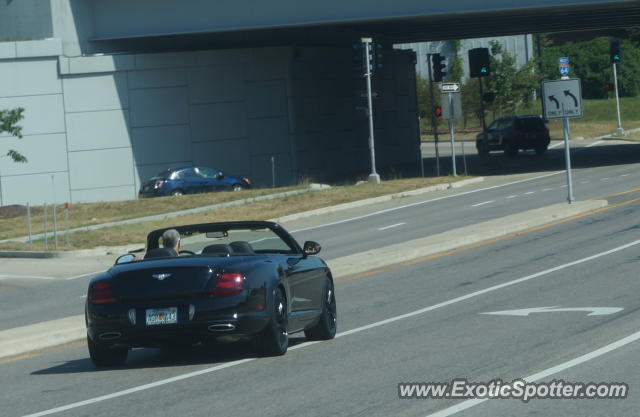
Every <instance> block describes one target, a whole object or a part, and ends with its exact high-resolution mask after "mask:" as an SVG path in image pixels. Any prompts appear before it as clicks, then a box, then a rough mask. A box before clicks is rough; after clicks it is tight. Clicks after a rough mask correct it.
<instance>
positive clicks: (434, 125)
mask: <svg viewBox="0 0 640 417" xmlns="http://www.w3.org/2000/svg"><path fill="white" fill-rule="evenodd" d="M431 55H432V54H427V71H428V73H429V95H430V96H431V127H432V128H433V139H434V143H435V147H436V177H439V176H440V152H439V151H438V142H439V140H438V121H437V119H436V115H435V108H436V106H435V102H434V98H433V76H432V75H431Z"/></svg>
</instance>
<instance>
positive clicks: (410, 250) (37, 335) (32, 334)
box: [0, 200, 607, 358]
mask: <svg viewBox="0 0 640 417" xmlns="http://www.w3.org/2000/svg"><path fill="white" fill-rule="evenodd" d="M605 206H607V202H606V201H604V200H588V201H581V202H576V203H574V204H566V203H562V204H554V205H551V206H548V207H543V208H539V209H534V210H529V211H525V212H521V213H517V214H513V215H510V216H505V217H503V218H501V219H496V220H490V221H486V222H482V223H478V224H476V225H472V226H467V227H462V228H459V229H454V230H450V231H448V232H444V233H439V234H436V235H432V236H426V237H423V238H419V239H415V240H411V241H409V242H404V243H400V244H394V245H390V246H387V247H383V248H378V249H373V250H369V251H366V252H363V253H360V254H356V255H349V256H345V257H342V258H337V259H334V260H332V261H331V262H329V266H330V267H331V270H332V272H333V275H334V279H335V280H336V281H337V282H339V281H341V279H343V278H346V277H349V276H353V275H355V274H361V273H364V272H367V271H371V272H372V273H373V272H374V271H375V270H376V269H379V268H383V267H389V266H392V265H396V264H399V263H402V262H407V261H410V260H419V259H420V258H424V257H426V256H430V255H435V254H438V253H444V252H447V251H450V250H452V249H457V248H463V247H465V246H469V245H473V244H478V243H480V242H483V241H487V240H491V239H496V238H500V237H504V236H508V235H510V234H513V233H517V232H522V231H524V230H527V229H530V228H533V227H536V226H541V225H544V224H548V223H553V222H557V221H561V220H565V219H570V218H572V217H574V216H578V215H581V214H584V213H587V212H590V211H594V210H598V209H600V208H603V207H605ZM85 337H86V329H85V324H84V315H82V314H78V315H75V316H71V317H66V318H63V319H59V320H53V321H48V322H42V323H37V324H33V325H29V326H23V327H19V328H14V329H9V330H5V331H2V332H0V358H6V357H12V356H16V355H20V354H22V353H26V352H31V351H35V350H40V349H44V348H48V347H53V346H57V345H61V344H64V343H69V342H74V341H80V340H83V339H84V338H85Z"/></svg>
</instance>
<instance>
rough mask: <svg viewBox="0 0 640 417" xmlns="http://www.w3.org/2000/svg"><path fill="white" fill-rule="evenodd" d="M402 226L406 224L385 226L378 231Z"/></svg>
mask: <svg viewBox="0 0 640 417" xmlns="http://www.w3.org/2000/svg"><path fill="white" fill-rule="evenodd" d="M403 224H406V223H396V224H392V225H391V226H385V227H381V228H379V229H378V230H387V229H392V228H394V227H398V226H402V225H403Z"/></svg>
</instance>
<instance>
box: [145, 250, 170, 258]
mask: <svg viewBox="0 0 640 417" xmlns="http://www.w3.org/2000/svg"><path fill="white" fill-rule="evenodd" d="M171 256H178V254H177V253H176V251H175V250H173V249H171V248H155V249H151V250H149V251H147V253H146V254H145V255H144V259H149V258H168V257H171Z"/></svg>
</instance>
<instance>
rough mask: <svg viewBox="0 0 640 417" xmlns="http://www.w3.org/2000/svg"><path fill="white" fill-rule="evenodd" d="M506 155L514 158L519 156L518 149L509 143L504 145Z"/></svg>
mask: <svg viewBox="0 0 640 417" xmlns="http://www.w3.org/2000/svg"><path fill="white" fill-rule="evenodd" d="M502 146H503V149H504V154H505V155H507V156H509V157H511V158H513V157H515V156H518V148H517V147H516V146H515V145H514V144H513V143H511V142H509V141H507V142H505V143H504V144H503V145H502Z"/></svg>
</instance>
